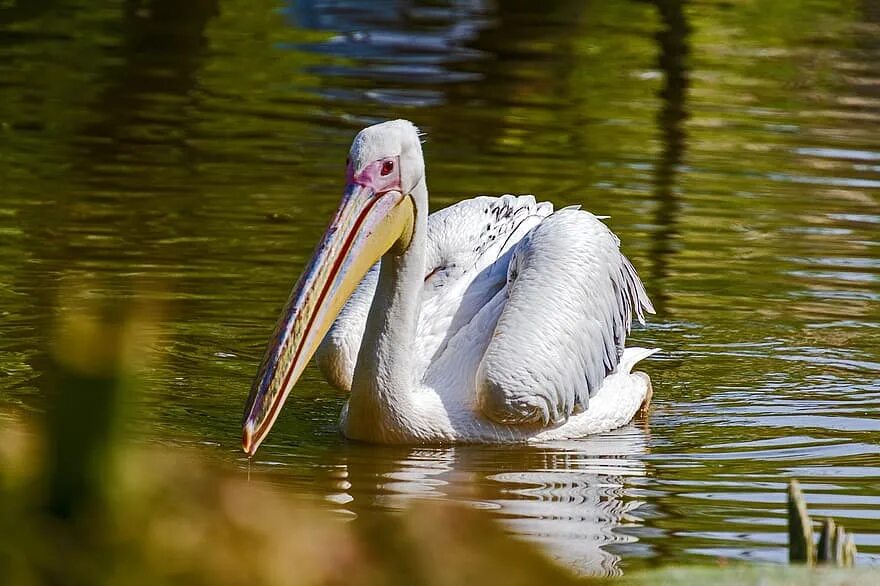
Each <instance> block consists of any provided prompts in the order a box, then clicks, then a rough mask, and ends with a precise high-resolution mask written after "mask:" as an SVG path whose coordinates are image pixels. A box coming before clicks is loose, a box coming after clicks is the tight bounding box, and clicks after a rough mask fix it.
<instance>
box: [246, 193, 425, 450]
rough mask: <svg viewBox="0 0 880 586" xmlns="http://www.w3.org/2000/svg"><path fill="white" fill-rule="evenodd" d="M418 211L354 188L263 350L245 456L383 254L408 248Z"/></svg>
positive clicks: (407, 202) (390, 196)
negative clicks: (368, 272) (340, 313)
mask: <svg viewBox="0 0 880 586" xmlns="http://www.w3.org/2000/svg"><path fill="white" fill-rule="evenodd" d="M414 213H415V209H414V206H413V201H412V198H411V197H410V196H409V195H404V194H402V193H401V192H400V191H387V192H385V193H381V194H375V193H374V192H373V190H372V189H371V188H369V187H364V186H362V185H359V184H355V183H352V184H350V185H348V187H346V189H345V193H344V195H343V197H342V203H341V205H340V206H339V210H338V211H337V212H336V216H335V217H334V218H333V221H332V222H330V226H329V227H328V228H327V231H326V232H325V233H324V237H323V238H322V239H321V242H320V244H318V247H317V249H316V250H315V253H314V255H313V256H312V259H311V261H310V262H309V264H308V266H307V267H306V270H305V272H304V273H303V274H302V276H301V277H300V279H299V281H298V282H297V284H296V286H295V287H294V289H293V292H292V293H291V295H290V299H289V300H288V302H287V305H286V306H285V307H284V311H283V312H282V313H281V318H280V319H279V320H278V325H277V326H276V327H275V333H274V335H273V337H272V340H271V342H270V344H269V347H268V348H267V349H266V354H265V356H264V357H263V363H262V365H261V366H260V370H259V372H258V373H257V378H256V380H254V383H253V386H252V387H251V392H250V395H249V396H248V400H247V405H246V406H245V413H244V422H243V431H242V449H244V451H245V452H246V453H247V454H248V456H253V455H254V453H255V452H256V451H257V448H258V447H259V446H260V444H261V443H262V442H263V440H264V439H265V438H266V435H267V434H268V433H269V430H270V429H271V428H272V424H273V423H275V419H276V418H277V417H278V412H279V411H280V410H281V406H282V405H283V404H284V401H285V400H286V399H287V395H288V394H289V393H290V389H291V388H293V385H295V384H296V382H297V380H298V379H299V377H300V375H302V372H303V370H305V367H306V365H307V364H308V362H309V360H311V358H312V355H313V354H314V353H315V350H316V349H317V347H318V344H320V342H321V340H322V339H323V338H324V335H325V334H326V333H327V330H329V329H330V326H331V325H332V324H333V320H334V319H336V316H337V315H338V314H339V312H340V311H341V309H342V306H343V305H344V304H345V302H346V301H347V300H348V298H349V296H350V295H351V294H352V292H353V291H354V290H355V288H356V287H357V286H358V284H359V283H360V282H361V280H362V279H363V277H364V275H366V273H367V271H368V270H369V269H370V267H372V266H373V265H374V264H375V263H376V261H378V260H379V259H380V258H381V257H382V255H383V254H385V252H387V251H388V250H390V249H392V248H393V247H395V246H403V247H405V246H407V245H408V243H409V240H410V238H411V237H412V230H413V216H414Z"/></svg>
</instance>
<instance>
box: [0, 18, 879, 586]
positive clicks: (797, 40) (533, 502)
mask: <svg viewBox="0 0 880 586" xmlns="http://www.w3.org/2000/svg"><path fill="white" fill-rule="evenodd" d="M0 31H2V35H0V39H2V40H0V98H2V99H0V181H2V185H0V187H2V198H0V411H5V412H7V413H18V414H27V413H37V412H39V410H40V409H41V397H40V391H39V390H38V389H39V383H38V380H39V374H40V371H41V366H40V365H41V364H42V363H43V362H42V360H43V349H44V348H46V339H47V336H48V335H49V332H50V331H51V324H52V323H53V316H54V315H55V312H56V307H57V306H58V305H59V304H60V305H61V307H62V308H63V307H64V305H65V297H64V291H65V290H66V287H67V286H68V285H69V284H70V283H73V282H79V283H82V282H85V283H89V284H90V285H89V286H90V287H91V293H92V294H93V295H94V296H96V297H106V298H111V299H118V298H126V299H127V298H135V297H146V298H151V299H153V298H155V299H157V300H160V301H162V302H163V305H164V311H165V313H164V315H165V322H164V323H163V324H162V326H163V329H164V330H165V332H166V336H165V337H164V338H163V341H162V342H161V344H160V345H159V347H158V348H157V350H158V351H159V352H158V353H159V355H160V359H161V360H160V361H159V362H158V363H157V365H156V366H154V367H153V368H151V369H150V370H149V372H148V373H147V381H146V389H145V393H144V396H143V397H142V401H141V403H142V406H141V407H142V408H141V410H140V412H141V413H142V416H141V417H142V420H141V421H140V422H139V423H140V426H141V427H142V429H143V431H144V432H145V434H146V437H147V440H148V441H149V442H152V443H155V444H157V445H197V446H200V448H199V449H201V450H203V451H204V452H205V453H206V454H208V455H209V457H210V458H212V459H214V460H215V461H217V462H225V463H226V464H227V465H230V466H236V467H238V468H239V469H241V470H244V468H245V460H244V459H243V457H242V455H241V453H240V452H239V437H240V435H239V422H240V416H241V411H242V404H243V401H244V398H245V397H246V395H247V391H248V388H249V385H250V382H251V379H252V377H253V375H254V373H255V371H256V367H257V363H258V361H259V358H260V356H261V353H262V350H263V347H264V344H265V343H266V341H267V340H268V337H269V334H270V332H271V328H272V326H273V324H274V320H275V318H276V315H277V312H278V311H279V309H280V306H281V304H282V303H283V302H284V301H285V300H286V297H287V294H288V291H289V288H290V287H291V286H292V284H293V282H294V281H295V280H296V278H297V276H298V274H299V272H300V271H301V269H302V268H303V266H304V263H305V261H306V259H307V257H308V255H309V254H310V253H311V250H312V247H313V246H314V243H315V242H316V240H317V239H318V238H319V237H320V235H321V233H322V232H323V229H324V227H325V225H326V223H327V221H328V219H329V217H330V215H331V213H332V212H333V210H334V209H335V206H336V204H337V203H338V201H339V196H340V193H341V188H342V184H343V181H344V161H345V156H346V151H347V148H348V144H349V143H350V141H351V138H352V136H353V135H354V133H355V132H356V131H357V130H358V129H359V128H360V127H362V126H364V125H366V124H369V123H372V122H376V121H380V120H384V119H388V118H392V117H406V118H409V119H411V120H413V121H414V122H415V123H416V124H418V125H419V126H420V127H422V128H423V130H425V131H426V132H427V142H426V144H425V153H426V157H427V164H428V183H429V188H430V190H431V198H432V199H431V202H432V207H433V208H434V209H437V208H440V207H443V206H445V205H448V204H450V203H452V202H454V201H457V200H459V199H462V198H466V197H471V196H473V195H474V194H478V193H486V194H497V193H504V192H512V193H534V194H536V195H537V196H539V197H540V198H543V199H549V200H551V201H553V202H554V203H556V204H557V205H567V204H572V203H578V204H582V205H583V206H584V207H585V208H586V209H589V210H591V211H593V212H595V213H597V214H605V215H609V216H611V219H610V220H609V224H610V225H611V227H612V228H613V229H614V230H615V232H616V233H617V234H618V235H619V236H620V237H621V239H622V241H623V248H624V251H625V252H626V254H627V255H628V256H629V257H630V259H631V260H632V261H633V264H634V265H635V266H636V267H637V269H638V270H639V272H640V274H641V276H642V278H643V280H644V282H645V284H646V286H647V288H648V291H649V293H650V295H651V297H652V299H653V301H654V304H655V305H656V307H657V315H656V316H654V317H653V318H652V319H651V320H650V321H649V324H648V326H647V327H646V328H637V329H636V330H635V331H634V332H633V335H632V338H631V339H632V343H633V344H638V345H649V346H658V347H661V348H662V349H663V351H662V353H660V354H659V355H657V356H656V357H654V358H652V359H650V360H648V361H646V362H645V363H643V368H644V370H646V371H647V372H648V373H650V375H651V377H652V378H653V380H654V388H655V395H654V406H653V411H652V413H651V415H650V417H649V418H648V419H647V420H641V421H636V422H635V423H633V424H632V425H629V426H627V427H625V428H623V429H620V430H618V431H616V432H614V433H610V434H606V435H602V436H598V437H594V438H589V439H585V440H582V441H572V442H565V443H558V444H549V445H539V446H531V447H490V448H486V447H460V448H448V449H419V448H382V447H372V446H364V445H357V444H353V443H350V442H346V441H345V440H343V439H342V438H341V437H340V436H339V434H338V432H337V430H336V420H337V416H338V413H339V410H340V408H341V406H342V404H343V402H344V400H345V397H344V395H343V394H342V393H340V392H337V391H334V390H333V389H332V388H330V387H329V386H328V385H326V384H325V383H324V382H323V381H322V380H321V378H320V375H319V373H318V372H317V370H316V369H314V368H310V369H309V370H308V371H307V372H306V374H305V376H304V378H303V380H302V382H301V383H300V384H299V386H298V387H297V389H296V390H295V392H294V393H293V394H292V396H291V398H290V400H289V401H288V402H287V406H286V408H285V410H284V412H283V414H282V416H281V418H280V419H279V422H278V424H277V425H276V426H275V429H274V431H273V433H272V434H271V435H270V437H269V439H268V441H267V443H266V444H265V445H264V447H263V448H262V449H261V451H260V453H259V454H258V457H257V460H256V462H255V463H254V467H253V473H254V474H255V478H258V479H260V481H262V482H269V483H273V484H277V485H280V486H282V487H284V488H285V489H288V490H289V491H291V493H295V494H299V495H305V496H306V497H307V498H309V499H310V500H314V501H316V502H320V503H325V505H326V506H327V507H328V508H331V509H333V510H336V511H338V512H339V514H340V515H341V516H344V517H355V516H359V515H363V514H367V513H370V514H385V513H386V512H392V511H397V510H399V509H401V508H403V507H406V506H407V503H408V502H410V501H411V500H412V499H421V498H439V499H454V500H456V501H461V502H466V503H472V504H474V505H475V506H479V507H481V508H484V509H487V510H489V511H490V512H491V514H492V515H493V516H495V517H496V518H498V519H500V520H501V521H502V522H503V524H504V525H505V526H506V527H507V528H508V529H509V530H510V531H511V532H512V533H514V534H517V535H520V536H523V537H524V538H526V539H529V540H532V541H535V542H537V543H540V544H541V545H542V546H544V547H545V548H546V550H547V551H548V552H549V553H550V554H551V555H552V556H554V557H556V558H558V559H560V560H562V562H563V563H565V564H566V565H569V566H571V567H573V568H577V569H579V570H581V571H585V572H592V573H597V572H598V573H611V574H614V573H620V572H623V571H629V570H632V569H634V568H638V567H641V566H644V565H654V564H661V563H669V562H693V563H697V562H703V563H705V562H713V561H714V560H715V559H716V558H736V559H748V560H767V561H784V560H785V558H786V550H785V541H786V534H785V519H784V513H785V510H784V501H785V486H786V482H787V479H788V478H791V477H797V478H798V479H800V481H801V482H802V484H803V487H804V489H805V491H806V492H807V495H808V501H809V503H810V507H811V509H812V510H813V511H814V512H815V513H816V514H819V515H826V514H827V515H833V516H834V517H836V518H837V519H838V520H840V521H841V522H842V523H844V524H845V525H846V526H847V527H848V528H850V529H851V530H853V531H854V532H855V533H856V541H857V543H858V545H859V548H860V552H861V556H860V560H859V561H860V562H862V563H873V564H880V239H878V235H880V6H878V4H877V3H876V2H872V1H871V0H863V1H855V0H853V1H842V2H837V1H832V0H828V1H823V0H780V1H776V2H760V1H757V0H754V1H749V0H745V1H743V2H736V3H729V2H722V1H700V2H688V3H683V2H676V1H663V0H657V1H655V2H635V1H617V2H598V1H595V2H588V1H579V0H570V1H555V0H544V1H542V2H531V1H506V0H497V1H490V0H435V1H418V0H411V1H406V0H397V1H394V0H388V1H381V2H379V1H377V2H354V1H348V2H345V1H331V0H324V1H321V0H312V1H308V2H294V3H290V4H285V3H283V2H281V1H280V0H257V1H254V0H228V1H227V0H224V1H216V0H196V1H193V2H176V1H173V0H153V1H152V2H143V3H124V2H121V1H119V2H114V1H109V0H103V1H96V2H91V1H89V2H86V1H85V0H69V1H67V0H58V1H53V0H39V1H37V0H33V1H29V2H19V3H14V2H13V3H11V4H10V3H0Z"/></svg>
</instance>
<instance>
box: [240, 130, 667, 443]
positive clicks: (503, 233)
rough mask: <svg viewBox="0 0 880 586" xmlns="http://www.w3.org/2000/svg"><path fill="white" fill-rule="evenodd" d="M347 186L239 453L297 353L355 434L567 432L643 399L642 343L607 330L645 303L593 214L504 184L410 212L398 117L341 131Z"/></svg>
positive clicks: (417, 192)
mask: <svg viewBox="0 0 880 586" xmlns="http://www.w3.org/2000/svg"><path fill="white" fill-rule="evenodd" d="M349 184H350V186H349V188H348V190H347V191H346V196H345V197H344V199H343V204H342V206H341V207H340V211H339V212H338V213H337V216H336V218H334V220H333V223H331V226H330V228H329V229H328V231H327V233H326V234H325V237H324V240H323V241H322V243H321V244H320V245H319V248H318V250H317V251H316V255H315V258H314V259H313V260H312V263H310V265H309V267H308V268H307V270H306V273H305V274H304V275H303V277H302V278H301V280H300V283H299V284H298V285H297V288H296V289H295V291H294V294H293V295H292V297H291V300H290V302H289V304H288V307H287V308H286V310H285V312H284V314H283V315H282V319H281V320H280V322H279V325H278V328H277V330H276V337H275V339H274V343H273V344H272V345H270V348H269V350H268V351H267V355H266V358H265V359H264V363H263V366H262V367H261V371H260V374H259V375H258V377H257V380H256V382H255V385H254V389H253V390H252V392H251V396H250V398H249V401H248V410H247V412H246V416H245V434H244V447H245V451H247V452H248V453H249V454H252V453H253V452H254V451H255V450H256V447H257V446H258V445H259V443H260V442H261V441H262V439H263V438H264V437H265V435H266V433H268V428H269V427H271V424H272V422H273V421H274V419H275V417H277V412H278V409H279V408H280V404H281V403H282V402H283V400H284V398H286V396H287V394H288V393H289V392H290V388H291V387H292V386H293V383H294V382H295V380H296V378H298V376H299V374H300V373H301V372H302V369H303V368H304V366H305V362H307V361H308V359H309V358H310V357H311V355H312V354H316V357H317V361H318V365H319V366H320V367H321V370H322V372H323V373H324V376H325V377H326V378H327V380H328V381H329V382H330V383H331V384H333V385H334V386H336V387H338V388H341V389H345V390H348V391H350V392H351V394H350V398H349V401H348V403H347V405H346V407H345V408H344V410H343V412H342V416H341V428H342V432H343V433H344V434H345V435H346V436H347V437H350V438H353V439H358V440H364V441H371V442H380V443H395V444H431V443H434V444H436V443H454V442H468V443H502V442H523V441H528V440H550V439H569V438H576V437H582V436H585V435H589V434H592V433H599V432H603V431H608V430H611V429H614V428H616V427H620V426H621V425H624V424H626V423H628V422H629V421H630V420H631V419H632V418H633V416H634V415H635V414H636V412H637V411H638V409H639V407H640V406H642V405H643V404H645V403H646V401H647V400H648V399H649V398H650V393H651V384H650V380H649V379H648V377H647V375H645V374H644V373H633V372H632V367H633V365H634V364H635V363H636V362H638V361H639V360H641V359H642V358H645V357H646V356H649V355H650V354H652V353H653V350H645V349H642V348H629V349H626V350H625V349H624V342H625V338H626V334H627V332H628V330H629V326H630V322H631V318H632V315H633V313H635V315H636V316H637V317H638V318H639V319H640V320H641V319H642V316H643V311H649V312H653V308H652V307H651V304H650V301H649V300H648V298H647V295H646V293H645V290H644V288H643V286H642V284H641V282H640V280H639V278H638V276H637V275H636V273H635V270H634V269H633V268H632V265H630V263H629V261H628V260H627V259H626V258H625V257H624V256H623V255H622V254H621V252H620V250H619V241H618V239H617V238H616V237H615V236H614V234H613V233H612V232H611V231H610V230H609V229H608V228H607V227H606V226H605V225H604V224H603V223H602V222H601V221H600V220H599V218H597V217H596V216H593V215H592V214H590V213H588V212H585V211H581V210H579V209H576V208H565V209H562V210H559V211H555V212H554V210H553V206H552V205H551V204H549V203H546V202H543V203H537V202H536V201H535V199H534V198H533V197H532V196H519V197H514V196H509V195H505V196H502V197H497V198H496V197H478V198H475V199H472V200H467V201H463V202H461V203H458V204H456V205H453V206H450V207H448V208H446V209H443V210H440V211H439V212H437V213H435V214H432V215H430V216H428V213H427V197H428V194H427V186H426V182H425V174H424V161H423V159H422V153H421V145H420V142H419V139H418V134H417V131H416V129H415V127H414V126H412V124H410V123H409V122H406V121H402V120H398V121H393V122H388V123H384V124H380V125H376V126H373V127H370V128H367V129H365V130H363V131H362V132H361V133H360V134H359V135H358V137H357V138H356V139H355V141H354V144H353V145H352V150H351V156H350V163H349ZM377 210H379V211H377ZM379 257H381V261H380V262H374V261H375V260H376V259H377V258H379ZM325 332H326V336H325V335H324V333H325ZM319 336H320V337H319ZM322 339H323V341H321V340H322Z"/></svg>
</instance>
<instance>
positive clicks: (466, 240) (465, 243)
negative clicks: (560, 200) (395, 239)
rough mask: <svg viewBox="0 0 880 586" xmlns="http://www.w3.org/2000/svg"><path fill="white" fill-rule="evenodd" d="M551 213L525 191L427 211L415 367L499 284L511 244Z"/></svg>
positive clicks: (432, 356)
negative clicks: (522, 193)
mask: <svg viewBox="0 0 880 586" xmlns="http://www.w3.org/2000/svg"><path fill="white" fill-rule="evenodd" d="M551 213H553V205H552V204H551V203H549V202H536V201H535V198H534V197H533V196H531V195H520V196H513V195H503V196H501V197H486V196H481V197H475V198H473V199H468V200H464V201H461V202H459V203H457V204H455V205H452V206H449V207H448V208H444V209H442V210H440V211H438V212H436V213H434V214H431V216H429V218H428V239H427V240H428V246H427V255H426V259H425V263H426V265H427V266H426V271H425V273H426V277H425V285H424V288H423V290H422V298H421V308H420V313H419V325H418V331H417V335H416V343H417V348H416V349H415V355H416V357H417V358H418V359H419V363H418V365H417V368H418V369H419V371H420V372H423V373H426V371H427V370H428V368H429V367H430V366H431V364H432V363H433V362H435V361H436V360H437V359H438V358H439V357H440V355H441V354H442V353H443V352H444V351H445V349H446V346H447V344H448V342H449V340H450V339H451V338H452V337H453V336H454V335H455V334H456V333H457V332H458V331H459V330H460V329H461V328H462V327H464V326H466V325H467V324H469V323H470V322H471V321H472V319H473V318H474V316H475V315H476V314H477V312H478V311H479V310H480V308H482V307H483V306H484V305H486V304H487V303H488V302H489V300H490V299H492V297H494V295H495V294H496V293H497V292H498V291H499V290H500V289H501V288H502V287H503V286H504V285H505V282H506V279H507V264H508V262H509V261H510V256H511V251H512V250H513V248H514V246H515V245H516V244H517V242H519V240H520V239H521V238H522V237H523V236H525V235H526V234H527V233H528V232H529V230H531V229H532V228H534V227H535V226H537V225H538V224H540V223H541V221H542V220H543V219H544V218H545V217H547V216H548V215H550V214H551Z"/></svg>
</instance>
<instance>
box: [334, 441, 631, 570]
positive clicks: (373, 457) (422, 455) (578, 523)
mask: <svg viewBox="0 0 880 586" xmlns="http://www.w3.org/2000/svg"><path fill="white" fill-rule="evenodd" d="M646 452H647V437H646V434H645V432H644V431H643V430H641V429H639V428H638V427H636V426H635V425H632V426H628V427H626V428H623V429H620V430H618V431H616V432H614V433H610V434H606V435H603V436H601V437H596V438H592V439H590V440H588V441H570V442H558V443H552V444H546V445H540V446H507V447H480V446H461V447H456V448H445V449H413V448H382V447H375V446H361V445H355V444H349V445H347V446H346V448H345V449H344V450H342V451H341V453H339V454H335V455H334V456H333V461H332V462H333V463H330V464H328V467H329V470H330V476H331V479H330V485H331V490H333V489H335V490H334V491H333V492H331V494H329V495H328V497H327V498H328V500H330V501H331V502H333V503H336V504H338V505H339V508H340V510H342V511H344V512H346V513H351V514H354V515H357V516H361V515H369V514H374V513H375V512H376V511H377V510H378V511H381V510H388V509H392V510H397V509H402V508H405V507H406V506H407V505H408V504H409V503H410V502H411V501H412V500H414V499H432V498H443V499H452V500H455V501H459V502H463V503H467V504H469V505H472V506H476V507H479V508H484V509H489V510H492V511H493V513H494V515H495V516H496V517H497V518H498V519H500V520H501V521H502V523H504V524H505V525H506V526H507V527H509V529H510V530H511V531H512V532H513V533H514V534H516V535H520V536H522V537H524V538H526V539H529V540H531V541H534V542H536V543H539V544H541V545H542V546H544V548H545V551H547V553H548V554H549V555H551V556H553V557H555V558H556V559H558V560H560V561H561V562H563V563H564V564H565V565H566V566H569V567H572V568H575V569H577V570H578V571H579V572H582V573H585V574H602V575H617V574H620V573H621V570H620V568H619V567H618V562H619V560H620V558H619V557H618V556H617V555H615V554H613V553H610V552H609V551H607V550H606V549H604V548H605V546H607V545H610V544H615V543H626V542H631V541H634V540H635V538H633V537H628V536H625V535H622V534H620V533H618V532H617V531H616V529H617V528H618V527H620V526H624V525H630V524H633V523H640V522H641V520H640V519H639V518H638V517H637V513H636V510H637V509H638V507H639V506H640V505H641V504H642V501H641V500H639V499H638V498H637V497H635V496H634V495H633V494H632V491H631V487H632V483H631V480H630V479H632V478H635V477H640V476H644V474H645V465H644V463H643V462H642V460H641V458H642V456H643V455H644V454H645V453H646Z"/></svg>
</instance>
